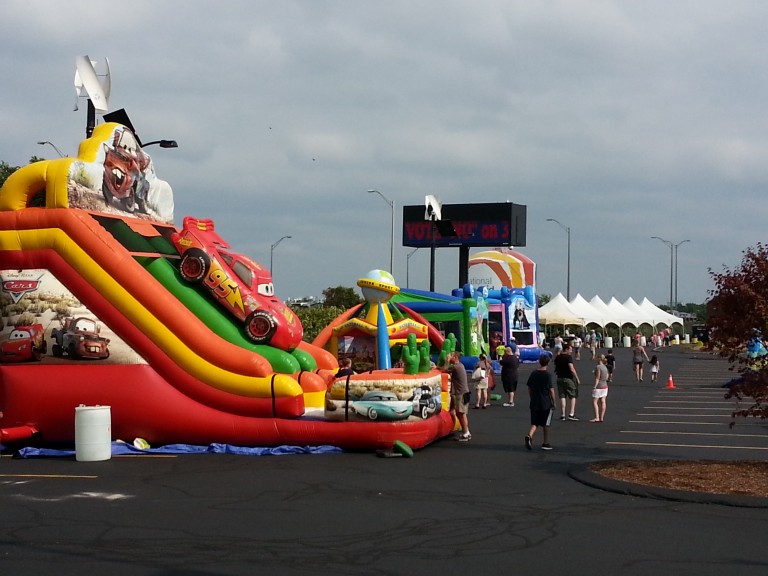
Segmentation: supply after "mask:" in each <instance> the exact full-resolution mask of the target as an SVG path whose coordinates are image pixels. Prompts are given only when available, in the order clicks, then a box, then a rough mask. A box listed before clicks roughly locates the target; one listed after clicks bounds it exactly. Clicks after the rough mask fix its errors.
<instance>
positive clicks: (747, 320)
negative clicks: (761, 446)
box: [707, 244, 768, 425]
mask: <svg viewBox="0 0 768 576" xmlns="http://www.w3.org/2000/svg"><path fill="white" fill-rule="evenodd" d="M743 254H744V257H743V259H742V262H741V265H740V266H739V267H738V268H736V269H734V270H729V269H727V268H724V271H723V272H722V273H720V274H716V273H714V272H712V270H711V269H710V271H709V273H710V275H711V276H712V278H713V280H714V282H715V288H714V289H713V290H710V295H711V296H712V298H711V299H710V300H709V302H708V303H707V316H708V325H709V327H710V339H709V344H708V345H707V346H708V348H709V349H711V350H716V351H717V352H718V354H719V355H720V356H723V357H725V358H728V361H729V362H730V363H731V364H732V369H733V370H735V371H737V372H738V373H739V374H740V377H739V378H737V379H736V380H735V382H734V384H732V385H731V386H730V388H729V391H728V392H727V393H726V398H738V399H739V400H742V399H743V398H751V399H752V400H753V404H752V405H751V406H749V407H748V408H745V409H742V410H738V411H737V412H735V413H734V416H744V417H748V416H755V417H759V418H768V354H765V355H755V354H749V353H748V352H747V345H748V343H750V342H753V341H755V339H759V340H760V341H762V340H763V339H764V338H765V335H767V334H768V247H767V246H764V245H763V244H757V245H756V246H755V247H753V248H748V249H747V250H745V251H744V252H743ZM731 425H733V423H732V424H731Z"/></svg>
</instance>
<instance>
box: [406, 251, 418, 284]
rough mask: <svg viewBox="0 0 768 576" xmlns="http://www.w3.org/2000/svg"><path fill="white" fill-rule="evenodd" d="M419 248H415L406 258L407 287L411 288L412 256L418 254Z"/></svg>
mask: <svg viewBox="0 0 768 576" xmlns="http://www.w3.org/2000/svg"><path fill="white" fill-rule="evenodd" d="M417 250H418V248H414V249H413V250H411V251H410V252H408V254H407V255H406V256H405V287H406V288H410V287H411V256H413V255H414V254H416V251H417Z"/></svg>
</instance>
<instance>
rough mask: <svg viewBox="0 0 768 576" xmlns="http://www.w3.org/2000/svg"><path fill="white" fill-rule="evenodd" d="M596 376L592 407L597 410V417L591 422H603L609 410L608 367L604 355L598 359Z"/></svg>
mask: <svg viewBox="0 0 768 576" xmlns="http://www.w3.org/2000/svg"><path fill="white" fill-rule="evenodd" d="M594 374H595V386H594V387H593V388H592V406H593V408H594V409H595V417H594V418H593V419H592V420H590V422H603V421H604V420H605V410H606V408H608V367H607V366H606V358H605V356H603V355H602V354H600V355H599V356H598V357H597V365H596V366H595V370H594Z"/></svg>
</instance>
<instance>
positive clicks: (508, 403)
mask: <svg viewBox="0 0 768 576" xmlns="http://www.w3.org/2000/svg"><path fill="white" fill-rule="evenodd" d="M502 406H505V407H507V408H514V407H515V403H514V402H504V404H502Z"/></svg>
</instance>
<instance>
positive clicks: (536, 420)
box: [525, 354, 555, 450]
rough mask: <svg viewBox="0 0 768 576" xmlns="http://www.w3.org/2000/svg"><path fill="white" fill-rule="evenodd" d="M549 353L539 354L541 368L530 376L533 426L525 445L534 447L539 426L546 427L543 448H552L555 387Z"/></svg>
mask: <svg viewBox="0 0 768 576" xmlns="http://www.w3.org/2000/svg"><path fill="white" fill-rule="evenodd" d="M548 365H549V354H542V355H541V356H539V368H538V370H534V371H533V372H531V375H530V376H528V394H529V395H530V396H531V403H530V409H531V428H530V429H529V430H528V435H527V436H526V437H525V447H526V448H527V449H528V450H530V449H531V448H532V447H533V436H534V434H536V430H537V429H538V428H539V427H542V428H543V429H544V443H543V444H542V445H541V449H542V450H552V446H550V444H549V426H550V424H551V423H552V413H553V412H554V409H555V389H554V387H553V386H552V375H551V374H550V373H549V371H548V370H547V366H548Z"/></svg>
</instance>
